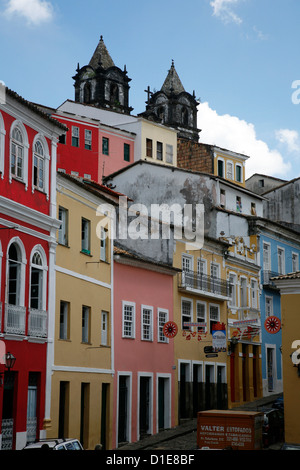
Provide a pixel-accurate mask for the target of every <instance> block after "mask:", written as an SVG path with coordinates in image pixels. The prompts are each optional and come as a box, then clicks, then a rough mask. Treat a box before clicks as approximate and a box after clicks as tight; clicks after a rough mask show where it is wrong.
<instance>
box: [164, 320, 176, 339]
mask: <svg viewBox="0 0 300 470" xmlns="http://www.w3.org/2000/svg"><path fill="white" fill-rule="evenodd" d="M163 332H164V335H165V336H166V337H167V338H174V337H175V336H176V335H177V333H178V326H177V324H176V323H175V322H174V321H167V323H165V324H164V327H163Z"/></svg>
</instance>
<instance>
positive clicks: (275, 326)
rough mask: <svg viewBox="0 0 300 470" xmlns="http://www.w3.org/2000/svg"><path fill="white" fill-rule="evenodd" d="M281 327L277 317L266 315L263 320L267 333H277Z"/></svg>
mask: <svg viewBox="0 0 300 470" xmlns="http://www.w3.org/2000/svg"><path fill="white" fill-rule="evenodd" d="M280 328H281V322H280V319H279V318H277V317H274V316H273V317H268V318H267V319H266V321H265V329H266V330H267V332H268V333H271V334H275V333H278V331H279V330H280Z"/></svg>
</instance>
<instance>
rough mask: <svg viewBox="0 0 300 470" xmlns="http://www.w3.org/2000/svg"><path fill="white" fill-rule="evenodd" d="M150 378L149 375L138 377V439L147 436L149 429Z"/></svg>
mask: <svg viewBox="0 0 300 470" xmlns="http://www.w3.org/2000/svg"><path fill="white" fill-rule="evenodd" d="M150 386H151V378H150V377H143V376H141V377H140V406H139V430H140V439H143V437H145V436H148V435H149V434H150V433H151V431H150V427H151V403H150V395H151V390H150Z"/></svg>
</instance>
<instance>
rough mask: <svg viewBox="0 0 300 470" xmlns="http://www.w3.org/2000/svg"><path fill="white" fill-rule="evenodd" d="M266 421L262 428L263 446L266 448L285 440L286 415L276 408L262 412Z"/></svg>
mask: <svg viewBox="0 0 300 470" xmlns="http://www.w3.org/2000/svg"><path fill="white" fill-rule="evenodd" d="M262 411H263V413H264V421H263V428H262V436H263V445H264V446H265V447H267V446H269V445H271V444H274V443H275V442H280V441H281V442H282V441H283V440H284V415H283V411H282V410H280V409H276V408H267V409H263V410H262Z"/></svg>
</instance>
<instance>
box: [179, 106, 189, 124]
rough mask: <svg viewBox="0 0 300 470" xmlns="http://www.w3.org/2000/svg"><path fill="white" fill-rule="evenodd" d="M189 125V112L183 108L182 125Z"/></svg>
mask: <svg viewBox="0 0 300 470" xmlns="http://www.w3.org/2000/svg"><path fill="white" fill-rule="evenodd" d="M188 123H189V113H188V110H187V109H186V108H182V111H181V124H183V125H184V126H187V125H188Z"/></svg>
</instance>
